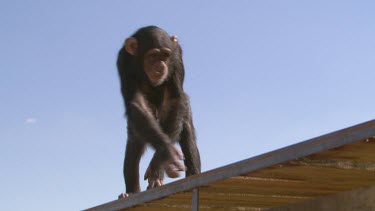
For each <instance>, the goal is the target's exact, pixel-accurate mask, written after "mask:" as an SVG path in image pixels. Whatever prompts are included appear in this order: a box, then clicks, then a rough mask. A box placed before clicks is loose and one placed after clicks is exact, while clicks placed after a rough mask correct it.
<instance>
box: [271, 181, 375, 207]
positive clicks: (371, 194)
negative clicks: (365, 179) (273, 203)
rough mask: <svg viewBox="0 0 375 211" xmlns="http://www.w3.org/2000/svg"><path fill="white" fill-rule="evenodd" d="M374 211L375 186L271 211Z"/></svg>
mask: <svg viewBox="0 0 375 211" xmlns="http://www.w3.org/2000/svg"><path fill="white" fill-rule="evenodd" d="M299 210H304V211H316V210H319V211H332V210H340V211H353V210H356V211H373V210H375V186H370V187H364V188H360V189H356V190H353V191H348V192H343V193H339V194H336V195H330V196H325V197H320V198H317V199H314V200H309V201H305V202H303V203H298V204H291V205H288V206H281V207H276V208H273V209H269V211H299Z"/></svg>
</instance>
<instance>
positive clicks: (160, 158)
mask: <svg viewBox="0 0 375 211" xmlns="http://www.w3.org/2000/svg"><path fill="white" fill-rule="evenodd" d="M130 106H131V107H130V109H129V112H128V123H129V124H131V126H132V127H131V128H133V129H134V131H135V133H136V135H137V136H138V137H139V138H140V139H142V140H143V141H144V142H146V143H150V144H151V145H152V146H153V147H154V148H155V150H156V151H155V155H154V158H153V161H152V163H151V171H156V170H158V169H161V168H164V169H165V171H166V172H167V174H168V176H169V177H172V178H175V177H178V176H179V173H178V171H183V170H185V167H184V166H183V165H182V164H181V163H180V162H179V160H181V159H182V158H183V155H182V153H181V152H180V151H179V150H178V149H177V148H176V147H175V146H174V145H173V143H172V142H171V141H170V138H169V137H168V136H167V135H166V134H165V133H164V132H163V130H162V128H161V127H160V125H159V124H158V122H157V121H156V119H155V117H154V116H153V115H152V113H151V111H150V108H148V106H147V104H146V100H145V99H144V97H143V96H142V95H141V94H140V93H136V94H135V96H134V99H133V101H132V103H131V104H130Z"/></svg>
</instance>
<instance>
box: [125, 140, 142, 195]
mask: <svg viewBox="0 0 375 211" xmlns="http://www.w3.org/2000/svg"><path fill="white" fill-rule="evenodd" d="M145 147H146V145H145V143H144V142H142V141H139V140H137V139H136V138H135V137H134V136H133V135H132V134H131V133H128V142H127V144H126V152H125V160H124V178H125V184H126V193H136V192H140V191H141V187H140V185H139V161H140V160H141V157H142V154H143V152H144V150H145Z"/></svg>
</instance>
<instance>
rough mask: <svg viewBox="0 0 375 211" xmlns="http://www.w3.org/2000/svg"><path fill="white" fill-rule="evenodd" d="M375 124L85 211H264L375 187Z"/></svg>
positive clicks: (325, 136) (356, 127)
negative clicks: (194, 198) (196, 206)
mask: <svg viewBox="0 0 375 211" xmlns="http://www.w3.org/2000/svg"><path fill="white" fill-rule="evenodd" d="M374 136H375V121H374V120H373V121H370V122H366V123H362V124H360V125H356V126H353V127H350V128H347V129H344V130H340V131H337V132H334V133H330V134H327V135H324V136H320V137H317V138H314V139H311V140H308V141H304V142H301V143H299V144H295V145H292V146H289V147H285V148H282V149H279V150H275V151H273V152H270V153H266V154H264V155H260V156H257V157H254V158H250V159H247V160H244V161H240V162H237V163H234V164H231V165H228V166H224V167H221V168H218V169H214V170H212V171H208V172H205V173H202V174H200V175H195V176H192V177H189V178H186V179H182V180H179V181H176V182H174V183H170V184H167V185H164V186H162V187H159V188H155V189H152V190H149V191H145V192H141V193H138V194H134V195H131V196H130V197H129V198H126V199H122V200H116V201H113V202H110V203H107V204H104V205H101V206H98V207H96V208H92V209H89V210H92V211H98V210H127V209H126V208H130V207H131V210H145V211H147V210H191V209H192V192H191V190H192V189H194V188H199V197H198V198H197V199H198V200H197V201H199V210H264V209H269V208H273V207H279V206H283V205H287V204H292V203H297V202H302V201H306V200H309V199H313V198H316V197H321V196H326V195H331V194H335V193H340V192H344V191H349V190H354V189H358V188H361V187H366V186H371V185H375V138H374Z"/></svg>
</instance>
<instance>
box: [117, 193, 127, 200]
mask: <svg viewBox="0 0 375 211" xmlns="http://www.w3.org/2000/svg"><path fill="white" fill-rule="evenodd" d="M128 196H129V194H127V193H121V194H120V195H119V196H118V199H123V198H127V197H128Z"/></svg>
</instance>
